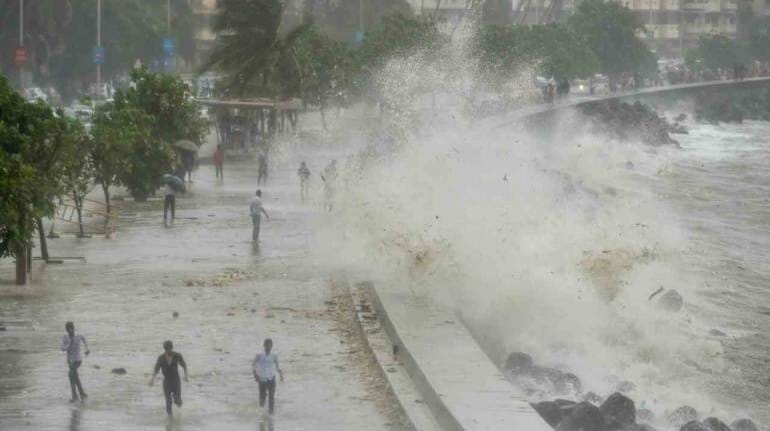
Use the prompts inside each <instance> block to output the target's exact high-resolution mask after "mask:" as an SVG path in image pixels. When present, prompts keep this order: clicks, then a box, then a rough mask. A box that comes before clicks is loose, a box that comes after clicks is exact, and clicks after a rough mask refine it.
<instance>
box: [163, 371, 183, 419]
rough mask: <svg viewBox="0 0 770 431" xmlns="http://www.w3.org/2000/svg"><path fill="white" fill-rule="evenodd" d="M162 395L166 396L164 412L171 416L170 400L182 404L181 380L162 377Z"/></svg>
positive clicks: (178, 404)
mask: <svg viewBox="0 0 770 431" xmlns="http://www.w3.org/2000/svg"><path fill="white" fill-rule="evenodd" d="M163 395H164V396H165V397H166V413H167V414H168V415H169V416H171V401H172V400H173V401H174V404H176V405H177V406H179V407H181V406H182V382H180V381H179V380H178V379H166V378H164V379H163Z"/></svg>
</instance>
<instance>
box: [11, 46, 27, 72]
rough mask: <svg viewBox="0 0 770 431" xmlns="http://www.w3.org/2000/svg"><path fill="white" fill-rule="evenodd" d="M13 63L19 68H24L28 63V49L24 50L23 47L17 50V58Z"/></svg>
mask: <svg viewBox="0 0 770 431" xmlns="http://www.w3.org/2000/svg"><path fill="white" fill-rule="evenodd" d="M13 61H14V62H15V63H16V66H18V67H22V66H24V64H26V63H27V48H24V47H23V46H21V47H18V48H16V56H15V57H14V59H13Z"/></svg>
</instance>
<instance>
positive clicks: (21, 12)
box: [19, 0, 24, 91]
mask: <svg viewBox="0 0 770 431" xmlns="http://www.w3.org/2000/svg"><path fill="white" fill-rule="evenodd" d="M19 48H24V0H19ZM19 88H21V91H24V64H23V63H22V64H20V65H19Z"/></svg>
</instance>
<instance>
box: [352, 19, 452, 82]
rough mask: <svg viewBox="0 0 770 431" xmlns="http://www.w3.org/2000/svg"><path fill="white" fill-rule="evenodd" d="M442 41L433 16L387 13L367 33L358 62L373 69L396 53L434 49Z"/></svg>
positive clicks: (406, 53)
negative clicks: (422, 16)
mask: <svg viewBox="0 0 770 431" xmlns="http://www.w3.org/2000/svg"><path fill="white" fill-rule="evenodd" d="M442 40H443V39H442V38H441V35H440V33H439V30H438V25H437V22H436V21H435V20H434V19H433V18H430V17H429V18H418V17H413V16H411V15H407V14H403V13H397V14H393V15H388V16H385V17H383V18H382V21H381V22H380V23H379V24H378V25H376V26H375V27H374V28H373V29H372V30H371V31H369V32H367V33H366V34H365V35H364V40H363V42H362V44H361V46H360V47H359V49H358V51H357V61H358V64H359V66H360V67H362V68H363V69H367V70H374V69H377V68H379V67H381V66H382V65H384V64H385V62H386V61H387V60H388V59H389V58H391V57H394V56H403V55H409V54H412V53H414V52H415V51H418V50H426V51H430V50H435V49H436V48H437V47H438V45H439V44H440V43H441V42H442Z"/></svg>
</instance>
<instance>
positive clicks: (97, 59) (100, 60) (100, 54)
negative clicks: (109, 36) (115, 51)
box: [91, 46, 104, 64]
mask: <svg viewBox="0 0 770 431" xmlns="http://www.w3.org/2000/svg"><path fill="white" fill-rule="evenodd" d="M91 58H92V61H93V62H94V64H104V48H103V47H101V46H95V47H94V49H92V50H91Z"/></svg>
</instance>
